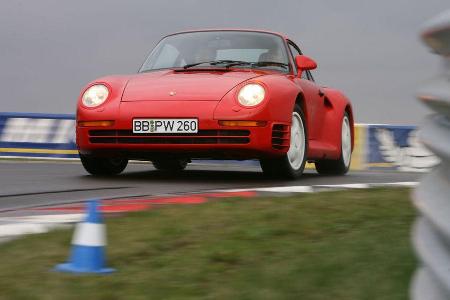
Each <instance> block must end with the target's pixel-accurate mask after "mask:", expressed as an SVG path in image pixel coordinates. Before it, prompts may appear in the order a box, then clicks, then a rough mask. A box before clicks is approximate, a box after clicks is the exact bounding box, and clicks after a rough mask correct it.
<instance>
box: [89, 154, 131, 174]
mask: <svg viewBox="0 0 450 300" xmlns="http://www.w3.org/2000/svg"><path fill="white" fill-rule="evenodd" d="M80 159H81V163H82V164H83V167H84V169H85V170H86V171H87V172H88V173H90V174H92V175H104V176H105V175H117V174H120V173H121V172H122V171H123V170H125V168H126V167H127V165H128V159H126V158H108V157H94V156H87V155H82V154H80Z"/></svg>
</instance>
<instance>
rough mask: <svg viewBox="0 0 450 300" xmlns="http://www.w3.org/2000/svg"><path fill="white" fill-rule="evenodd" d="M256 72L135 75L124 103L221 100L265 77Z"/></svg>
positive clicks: (169, 71)
mask: <svg viewBox="0 0 450 300" xmlns="http://www.w3.org/2000/svg"><path fill="white" fill-rule="evenodd" d="M263 74H264V73H259V72H252V71H221V70H216V71H214V70H198V71H197V70H195V71H194V70H188V71H183V72H180V71H173V70H164V71H155V72H150V73H141V74H137V75H135V76H132V77H131V78H130V80H129V81H128V84H127V86H126V87H125V91H124V93H123V96H122V101H152V100H153V101H170V100H177V101H179V100H201V101H219V100H220V99H222V97H223V96H224V95H225V94H226V93H227V92H228V91H229V90H231V89H232V88H234V87H235V86H236V85H238V84H239V83H241V82H243V81H246V80H249V79H252V78H255V77H258V76H261V75H263Z"/></svg>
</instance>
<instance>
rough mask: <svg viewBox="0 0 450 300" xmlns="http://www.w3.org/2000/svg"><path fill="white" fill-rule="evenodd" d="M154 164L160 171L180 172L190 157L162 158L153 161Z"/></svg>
mask: <svg viewBox="0 0 450 300" xmlns="http://www.w3.org/2000/svg"><path fill="white" fill-rule="evenodd" d="M152 163H153V166H154V167H155V168H156V169H157V170H160V171H170V172H179V171H183V170H184V169H185V168H186V166H187V164H188V163H189V160H188V159H161V160H154V161H152Z"/></svg>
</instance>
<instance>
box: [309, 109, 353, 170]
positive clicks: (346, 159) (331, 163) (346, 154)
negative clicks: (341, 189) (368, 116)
mask: <svg viewBox="0 0 450 300" xmlns="http://www.w3.org/2000/svg"><path fill="white" fill-rule="evenodd" d="M351 157H352V131H351V127H350V119H349V116H348V114H347V113H345V114H344V117H343V118H342V125H341V155H340V157H339V158H338V159H337V160H330V159H324V160H318V161H316V162H315V165H316V170H317V173H319V174H321V175H344V174H346V173H347V172H348V170H349V169H350V162H351Z"/></svg>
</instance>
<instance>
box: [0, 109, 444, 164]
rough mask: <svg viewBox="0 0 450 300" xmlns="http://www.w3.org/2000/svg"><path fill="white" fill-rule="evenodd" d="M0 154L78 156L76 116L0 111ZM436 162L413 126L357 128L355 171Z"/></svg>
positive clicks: (359, 126)
mask: <svg viewBox="0 0 450 300" xmlns="http://www.w3.org/2000/svg"><path fill="white" fill-rule="evenodd" d="M0 157H27V158H53V159H56V158H60V159H61V158H62V159H76V158H78V151H77V150H76V144H75V116H73V115H62V114H34V113H0ZM437 163H438V159H437V158H436V157H435V156H434V155H433V154H432V153H431V152H430V151H428V150H427V149H426V148H425V147H424V146H423V145H422V144H421V143H420V141H419V140H418V138H417V129H416V127H414V126H394V125H379V124H357V125H356V127H355V149H354V152H353V156H352V166H351V168H352V169H353V170H395V171H417V172H423V171H427V170H429V169H430V168H431V167H433V166H434V165H436V164H437ZM307 167H308V168H313V167H314V166H313V165H309V164H308V166H307Z"/></svg>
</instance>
